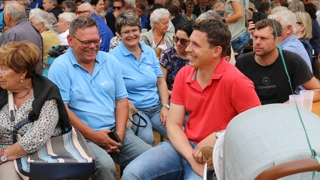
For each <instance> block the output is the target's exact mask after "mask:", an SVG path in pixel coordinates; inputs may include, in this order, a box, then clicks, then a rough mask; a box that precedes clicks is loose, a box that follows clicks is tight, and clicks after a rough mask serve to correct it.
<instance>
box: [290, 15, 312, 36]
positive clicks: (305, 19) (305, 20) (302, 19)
mask: <svg viewBox="0 0 320 180" xmlns="http://www.w3.org/2000/svg"><path fill="white" fill-rule="evenodd" d="M294 14H295V15H296V18H297V23H302V25H303V26H304V30H303V32H302V37H303V38H306V39H307V40H310V39H311V38H312V20H311V17H310V15H309V13H307V12H301V11H298V12H295V13H294Z"/></svg>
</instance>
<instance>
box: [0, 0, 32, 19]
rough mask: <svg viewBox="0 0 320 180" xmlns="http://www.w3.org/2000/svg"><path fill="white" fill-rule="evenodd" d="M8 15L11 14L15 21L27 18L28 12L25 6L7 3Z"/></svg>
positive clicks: (13, 2) (12, 2)
mask: <svg viewBox="0 0 320 180" xmlns="http://www.w3.org/2000/svg"><path fill="white" fill-rule="evenodd" d="M4 8H5V10H6V14H10V15H11V18H12V19H13V20H14V21H19V20H21V19H25V18H27V14H26V10H25V8H24V6H22V5H21V4H19V3H18V2H17V1H7V2H6V5H5V7H4Z"/></svg>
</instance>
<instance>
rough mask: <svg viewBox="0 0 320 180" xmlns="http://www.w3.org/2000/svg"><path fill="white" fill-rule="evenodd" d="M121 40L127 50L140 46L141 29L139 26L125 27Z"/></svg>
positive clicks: (122, 30)
mask: <svg viewBox="0 0 320 180" xmlns="http://www.w3.org/2000/svg"><path fill="white" fill-rule="evenodd" d="M120 39H121V41H122V43H123V45H124V46H125V47H126V48H128V49H129V48H132V47H135V46H138V43H139V40H140V29H139V27H138V26H129V25H124V26H122V27H121V32H120Z"/></svg>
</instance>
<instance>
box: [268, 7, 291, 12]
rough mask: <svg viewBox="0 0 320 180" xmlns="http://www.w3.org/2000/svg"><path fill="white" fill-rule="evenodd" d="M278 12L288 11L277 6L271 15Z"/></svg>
mask: <svg viewBox="0 0 320 180" xmlns="http://www.w3.org/2000/svg"><path fill="white" fill-rule="evenodd" d="M280 11H288V8H287V7H284V6H277V7H275V8H273V9H272V10H271V14H274V13H277V12H280Z"/></svg>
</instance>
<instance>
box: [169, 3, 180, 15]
mask: <svg viewBox="0 0 320 180" xmlns="http://www.w3.org/2000/svg"><path fill="white" fill-rule="evenodd" d="M167 9H168V11H169V12H170V14H171V16H174V17H176V16H178V15H179V14H180V12H179V8H178V7H177V6H175V5H170V6H169V7H168V8H167Z"/></svg>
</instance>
